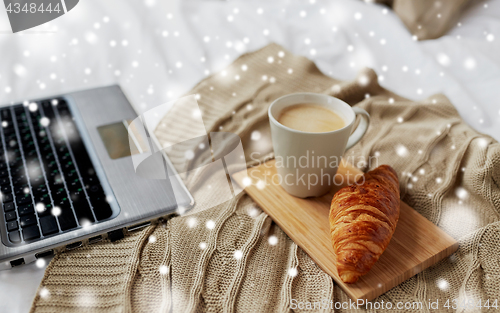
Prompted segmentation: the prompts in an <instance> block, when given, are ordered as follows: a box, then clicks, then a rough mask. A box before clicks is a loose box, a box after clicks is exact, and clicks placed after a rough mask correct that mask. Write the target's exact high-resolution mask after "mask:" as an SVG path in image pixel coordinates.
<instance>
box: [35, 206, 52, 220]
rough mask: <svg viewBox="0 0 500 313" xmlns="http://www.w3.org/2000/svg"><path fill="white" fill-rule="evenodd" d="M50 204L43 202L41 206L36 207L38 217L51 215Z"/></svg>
mask: <svg viewBox="0 0 500 313" xmlns="http://www.w3.org/2000/svg"><path fill="white" fill-rule="evenodd" d="M52 208H53V207H52V204H50V203H49V204H45V205H44V206H43V207H42V206H40V207H38V208H37V210H36V212H37V213H38V218H41V217H44V216H47V215H51V214H52Z"/></svg>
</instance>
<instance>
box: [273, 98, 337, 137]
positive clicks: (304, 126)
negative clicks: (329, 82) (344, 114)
mask: <svg viewBox="0 0 500 313" xmlns="http://www.w3.org/2000/svg"><path fill="white" fill-rule="evenodd" d="M278 122H279V123H280V124H282V125H284V126H286V127H290V128H292V129H295V130H300V131H303V132H309V133H326V132H331V131H334V130H337V129H341V128H343V127H344V126H345V122H344V120H343V119H342V118H341V117H340V116H339V115H338V114H337V113H335V112H334V111H332V110H330V109H328V108H325V107H323V106H321V105H317V104H314V103H302V104H295V105H292V106H289V107H287V108H285V109H284V110H283V111H282V112H281V114H280V116H279V117H278Z"/></svg>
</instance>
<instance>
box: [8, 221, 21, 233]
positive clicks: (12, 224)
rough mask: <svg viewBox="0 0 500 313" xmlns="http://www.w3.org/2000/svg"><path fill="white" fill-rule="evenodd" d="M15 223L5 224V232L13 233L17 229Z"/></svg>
mask: <svg viewBox="0 0 500 313" xmlns="http://www.w3.org/2000/svg"><path fill="white" fill-rule="evenodd" d="M18 228H19V227H18V225H17V221H12V222H8V223H7V231H14V230H16V229H18Z"/></svg>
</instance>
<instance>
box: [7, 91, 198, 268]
mask: <svg viewBox="0 0 500 313" xmlns="http://www.w3.org/2000/svg"><path fill="white" fill-rule="evenodd" d="M136 118H137V114H136V113H135V111H134V110H133V108H132V106H131V105H130V103H129V102H128V100H127V98H126V97H125V95H124V94H123V92H122V90H121V89H120V87H119V86H108V87H102V88H95V89H90V90H85V91H78V92H72V93H68V94H64V95H58V96H54V97H49V98H44V99H38V100H33V101H24V102H23V103H16V104H10V105H6V106H2V107H0V124H1V126H0V192H1V200H0V202H1V212H0V237H1V243H0V270H5V269H9V268H12V267H15V266H19V265H22V264H25V263H29V262H33V261H35V260H36V259H39V258H46V257H50V256H51V255H53V254H54V253H56V252H58V251H61V250H71V249H76V248H79V247H81V246H82V245H92V244H95V243H97V242H100V241H102V240H105V239H109V240H110V241H116V240H120V239H121V238H123V237H124V236H125V234H126V233H127V232H133V231H138V230H140V229H142V228H144V227H147V226H148V225H150V224H151V223H155V222H157V221H159V220H161V219H162V218H165V217H168V216H170V215H172V214H175V213H176V211H177V209H178V208H179V207H182V208H183V210H185V209H186V208H190V207H191V206H192V205H193V204H194V200H193V198H192V196H191V195H190V193H189V191H188V190H187V189H186V188H185V186H184V185H183V183H182V181H181V180H180V179H179V178H178V175H172V173H175V170H174V168H173V166H172V165H171V163H170V162H169V160H168V158H167V156H166V155H165V154H163V156H162V158H163V160H164V162H163V164H161V163H160V164H159V167H161V166H162V165H163V168H158V170H159V171H165V172H166V173H170V174H169V175H166V177H169V178H170V179H150V178H148V177H142V176H140V175H137V174H136V171H135V169H134V164H133V160H132V157H133V155H131V154H132V153H133V151H134V149H137V147H132V146H130V145H133V144H132V141H131V140H130V141H129V135H128V127H127V125H128V124H127V123H128V122H130V121H132V120H134V119H136ZM135 124H136V123H135ZM142 132H143V133H147V129H145V130H142ZM148 134H149V133H148ZM146 143H147V144H150V145H155V144H156V146H157V141H156V140H154V138H150V139H149V140H146ZM139 150H140V149H139ZM150 151H160V153H161V150H160V149H157V148H153V147H152V149H151V150H150ZM157 166H158V165H157Z"/></svg>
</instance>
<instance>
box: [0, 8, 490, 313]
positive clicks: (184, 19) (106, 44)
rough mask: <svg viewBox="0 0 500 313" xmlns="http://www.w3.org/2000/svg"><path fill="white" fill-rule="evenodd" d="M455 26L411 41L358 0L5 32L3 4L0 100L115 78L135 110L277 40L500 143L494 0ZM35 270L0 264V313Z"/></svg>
mask: <svg viewBox="0 0 500 313" xmlns="http://www.w3.org/2000/svg"><path fill="white" fill-rule="evenodd" d="M460 23H461V24H460V25H461V26H458V25H457V26H456V27H454V28H453V29H452V30H451V31H450V32H449V33H448V35H447V36H444V37H441V38H439V39H437V40H430V41H423V42H418V41H414V40H413V39H412V36H411V34H410V33H409V32H408V30H407V29H406V28H405V27H404V25H403V24H402V23H401V21H400V20H399V19H398V17H397V16H395V15H394V14H393V12H391V11H390V10H384V7H383V6H379V5H374V4H366V3H363V2H361V1H358V0H342V1H320V0H316V1H314V0H313V1H275V2H272V3H270V2H269V1H252V2H249V1H231V2H217V1H184V2H181V1H177V0H176V1H160V0H145V1H137V0H134V1H132V0H131V1H123V0H121V1H119V0H107V1H97V0H87V1H81V2H80V3H79V4H78V6H77V7H76V8H75V9H73V10H72V11H70V12H69V13H68V14H66V15H64V16H63V17H61V18H58V19H56V20H54V21H52V22H50V23H47V24H45V25H42V26H39V27H37V28H35V29H31V30H28V31H25V32H24V33H21V34H16V35H11V34H9V29H10V27H9V24H8V21H7V16H6V13H5V11H4V10H3V9H2V10H0V57H1V60H2V61H1V62H0V103H9V102H11V101H19V100H24V99H32V98H38V97H43V96H50V95H54V94H58V93H64V92H68V91H72V90H78V89H84V88H91V87H95V86H102V85H107V84H113V83H119V84H120V85H121V86H122V88H123V90H124V92H125V93H126V94H127V96H128V97H129V99H130V100H131V102H132V104H133V105H134V107H135V108H136V110H137V111H138V112H142V111H144V110H147V109H149V108H152V107H155V106H157V105H159V104H162V103H165V102H168V101H169V100H172V99H174V98H176V97H178V96H180V95H182V94H183V93H185V92H186V91H188V90H189V89H190V88H192V87H193V86H194V85H195V84H196V82H198V81H199V80H201V79H203V78H204V77H205V76H206V75H209V74H211V73H214V72H216V71H218V70H220V69H222V68H223V67H224V66H226V65H228V64H230V63H231V62H232V60H234V59H235V58H237V57H238V56H239V55H241V53H244V52H246V51H252V50H255V49H258V48H260V47H263V46H264V45H266V44H267V43H269V42H272V41H274V42H277V43H279V44H281V45H283V46H284V47H285V48H287V49H288V50H290V51H291V52H293V53H296V54H301V55H305V56H307V57H309V58H311V59H313V60H314V61H315V62H316V63H317V65H318V67H319V68H320V69H321V70H322V71H323V72H324V73H325V74H328V75H331V76H332V77H335V78H339V79H353V78H355V76H356V74H357V72H358V71H359V70H360V69H361V68H363V67H371V68H373V69H375V70H376V71H377V73H378V74H379V75H380V83H381V85H383V86H384V87H387V88H388V89H390V90H392V91H394V92H396V93H398V94H400V95H402V96H405V97H408V98H410V99H415V100H416V99H423V98H426V97H428V96H430V95H432V94H435V93H444V94H446V95H447V96H448V97H449V98H450V100H451V101H452V102H453V103H454V105H455V106H456V108H457V110H458V111H459V112H460V114H461V116H462V117H463V118H464V119H465V120H466V121H467V122H468V123H469V124H470V125H471V126H472V127H474V128H475V129H477V130H478V131H480V132H482V133H485V134H489V135H491V136H493V137H495V138H496V139H497V140H500V103H499V99H500V1H487V2H484V3H479V4H477V5H475V6H474V7H473V8H471V9H470V10H468V11H467V13H466V14H465V15H464V16H463V17H462V18H461V20H460ZM262 74H263V75H264V74H266V73H262ZM44 268H45V266H40V267H37V266H36V265H35V264H31V265H27V266H24V267H22V268H18V269H14V270H11V271H4V272H0V295H1V296H0V298H1V301H0V312H27V311H28V310H29V307H30V305H31V300H32V298H33V296H34V295H35V292H36V289H37V287H38V284H39V283H40V280H41V278H42V277H43V270H44Z"/></svg>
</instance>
